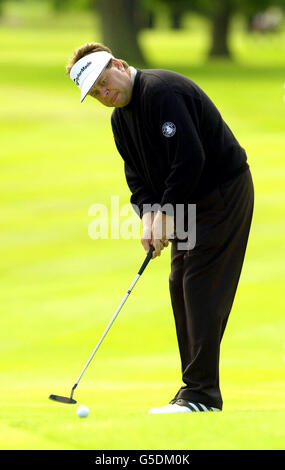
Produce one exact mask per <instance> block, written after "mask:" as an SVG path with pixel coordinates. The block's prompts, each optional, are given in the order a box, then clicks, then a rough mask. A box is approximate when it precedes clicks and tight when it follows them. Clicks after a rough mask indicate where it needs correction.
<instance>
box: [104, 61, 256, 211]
mask: <svg viewBox="0 0 285 470" xmlns="http://www.w3.org/2000/svg"><path fill="white" fill-rule="evenodd" d="M111 123H112V129H113V134H114V139H115V143H116V146H117V149H118V151H119V153H120V154H121V156H122V158H123V159H124V162H125V175H126V179H127V183H128V186H129V188H130V190H131V193H132V196H131V203H132V204H133V205H135V206H134V209H135V210H136V212H138V213H139V215H140V217H142V214H143V204H155V203H159V204H161V206H163V205H164V204H167V203H170V204H172V205H173V206H174V205H175V204H185V203H196V202H197V201H199V199H201V198H203V197H204V196H205V195H207V194H208V193H210V192H211V191H212V190H213V189H215V188H216V187H217V185H218V184H219V183H220V182H224V181H226V180H227V179H230V178H232V177H234V176H235V175H237V174H239V173H241V172H243V171H244V170H245V169H247V168H248V164H247V162H246V160H247V158H246V153H245V151H244V149H243V148H242V147H241V146H240V145H239V143H238V141H237V140H236V138H235V137H234V135H233V133H232V132H231V130H230V129H229V127H228V126H227V124H226V123H225V122H224V121H223V119H222V117H221V115H220V113H219V111H218V110H217V108H216V106H215V105H214V104H213V102H212V101H211V100H210V98H209V97H208V96H207V95H206V94H205V93H204V92H203V90H201V88H199V87H198V85H196V84H195V83H194V82H193V81H192V80H190V79H188V78H186V77H184V76H183V75H180V74H178V73H175V72H171V71H167V70H138V71H137V74H136V77H135V82H134V86H133V91H132V98H131V101H130V103H129V104H128V105H127V106H125V107H123V108H115V109H114V111H113V113H112V117H111ZM136 206H137V207H138V208H139V210H137V207H136Z"/></svg>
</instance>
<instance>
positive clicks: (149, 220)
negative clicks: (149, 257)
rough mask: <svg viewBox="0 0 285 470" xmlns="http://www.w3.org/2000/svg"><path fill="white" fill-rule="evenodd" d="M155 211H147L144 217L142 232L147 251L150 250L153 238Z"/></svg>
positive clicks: (142, 242)
mask: <svg viewBox="0 0 285 470" xmlns="http://www.w3.org/2000/svg"><path fill="white" fill-rule="evenodd" d="M153 219H154V213H153V212H146V213H145V214H144V215H143V217H142V224H143V229H142V234H141V244H142V246H143V247H144V249H145V251H146V253H148V252H149V250H150V245H151V240H152V231H151V227H152V224H153Z"/></svg>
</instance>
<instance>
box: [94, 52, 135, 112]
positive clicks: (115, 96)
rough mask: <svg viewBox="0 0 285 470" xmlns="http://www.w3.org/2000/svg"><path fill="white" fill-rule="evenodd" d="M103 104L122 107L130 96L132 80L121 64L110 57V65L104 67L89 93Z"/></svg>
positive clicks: (128, 100)
mask: <svg viewBox="0 0 285 470" xmlns="http://www.w3.org/2000/svg"><path fill="white" fill-rule="evenodd" d="M88 94H89V95H90V96H92V97H93V98H96V99H97V100H98V101H100V103H102V104H104V105H105V106H109V107H115V108H122V107H123V106H126V105H127V104H128V103H129V102H130V99H131V96H132V81H131V78H130V75H129V72H128V71H127V70H126V69H125V68H124V66H123V64H122V63H121V62H120V61H119V60H117V59H112V67H108V68H106V69H105V70H104V71H103V72H102V73H101V75H100V77H99V78H98V80H96V82H95V83H94V85H93V86H92V88H91V89H90V91H89V93H88Z"/></svg>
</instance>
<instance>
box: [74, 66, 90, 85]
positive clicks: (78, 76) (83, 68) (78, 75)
mask: <svg viewBox="0 0 285 470" xmlns="http://www.w3.org/2000/svg"><path fill="white" fill-rule="evenodd" d="M89 65H91V62H87V64H86V65H84V66H83V67H82V69H81V70H80V72H78V74H77V75H76V77H75V78H74V81H75V83H76V85H77V86H79V78H80V77H81V75H82V74H83V72H84V70H86V69H87V68H88V67H89Z"/></svg>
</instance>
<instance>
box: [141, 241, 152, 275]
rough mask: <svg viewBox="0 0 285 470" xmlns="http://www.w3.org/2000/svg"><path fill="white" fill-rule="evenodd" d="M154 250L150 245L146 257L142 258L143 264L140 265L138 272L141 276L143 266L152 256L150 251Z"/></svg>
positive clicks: (144, 266)
mask: <svg viewBox="0 0 285 470" xmlns="http://www.w3.org/2000/svg"><path fill="white" fill-rule="evenodd" d="M153 251H154V247H153V246H151V247H150V250H149V252H148V254H147V256H146V259H145V260H144V262H143V264H142V265H141V267H140V269H139V272H138V274H139V275H140V276H141V274H142V273H143V272H144V270H145V268H146V267H147V265H148V263H149V261H150V260H151V257H152V252H153Z"/></svg>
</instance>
